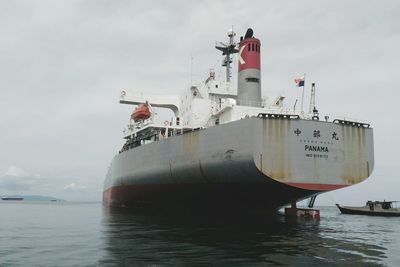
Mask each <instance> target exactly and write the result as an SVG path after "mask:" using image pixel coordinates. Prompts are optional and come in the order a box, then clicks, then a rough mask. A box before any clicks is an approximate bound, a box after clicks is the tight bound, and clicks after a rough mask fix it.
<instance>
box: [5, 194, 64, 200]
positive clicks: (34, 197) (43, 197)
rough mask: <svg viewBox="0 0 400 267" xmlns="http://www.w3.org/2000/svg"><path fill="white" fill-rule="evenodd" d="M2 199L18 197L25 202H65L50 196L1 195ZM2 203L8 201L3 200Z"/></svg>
mask: <svg viewBox="0 0 400 267" xmlns="http://www.w3.org/2000/svg"><path fill="white" fill-rule="evenodd" d="M0 196H1V197H17V198H23V199H24V200H23V201H65V200H64V199H60V198H56V197H49V196H39V195H0ZM0 201H6V200H1V199H0Z"/></svg>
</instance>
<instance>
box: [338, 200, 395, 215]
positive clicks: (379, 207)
mask: <svg viewBox="0 0 400 267" xmlns="http://www.w3.org/2000/svg"><path fill="white" fill-rule="evenodd" d="M399 203H400V201H370V200H369V201H367V203H366V204H365V206H364V207H347V206H340V205H339V204H336V206H337V207H338V208H339V210H340V212H341V213H343V214H357V215H371V216H400V207H399V206H400V204H399Z"/></svg>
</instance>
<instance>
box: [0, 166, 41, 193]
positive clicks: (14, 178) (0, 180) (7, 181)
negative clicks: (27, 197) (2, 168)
mask: <svg viewBox="0 0 400 267" xmlns="http://www.w3.org/2000/svg"><path fill="white" fill-rule="evenodd" d="M38 177H40V175H31V174H30V173H29V172H27V171H26V170H24V169H23V168H20V167H17V166H15V165H11V166H10V167H8V169H7V171H6V172H5V173H4V175H3V176H1V177H0V188H1V189H3V190H8V191H13V192H18V191H27V190H29V189H30V188H31V187H32V186H34V185H35V184H37V182H38V181H37V178H38Z"/></svg>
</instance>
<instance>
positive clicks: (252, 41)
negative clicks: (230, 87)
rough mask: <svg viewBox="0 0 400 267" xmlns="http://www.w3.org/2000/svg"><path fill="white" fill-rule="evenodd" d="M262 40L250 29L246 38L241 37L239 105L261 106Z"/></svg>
mask: <svg viewBox="0 0 400 267" xmlns="http://www.w3.org/2000/svg"><path fill="white" fill-rule="evenodd" d="M260 47H261V43H260V40H259V39H257V38H254V37H253V30H252V29H248V30H247V32H246V35H245V37H244V38H242V37H241V38H240V43H239V56H238V61H239V62H238V65H239V73H238V96H237V101H238V105H242V106H254V107H260V106H261V101H262V100H261V72H260V70H261V64H260V62H261V60H260V58H261V57H260V50H261V49H260Z"/></svg>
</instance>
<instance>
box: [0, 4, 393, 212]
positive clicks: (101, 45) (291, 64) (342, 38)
mask: <svg viewBox="0 0 400 267" xmlns="http://www.w3.org/2000/svg"><path fill="white" fill-rule="evenodd" d="M399 11H400V2H399V1H395V0H393V1H386V0H383V1H344V0H339V1H327V0H322V1H306V0H303V1H251V2H250V1H236V0H232V1H151V0H150V1H111V0H109V1H105V0H96V1H94V0H92V1H73V0H72V1H53V0H40V1H34V0H33V1H1V0H0V32H1V35H0V92H1V97H0V111H1V113H0V133H1V134H0V137H1V138H0V195H5V194H25V195H28V194H39V195H49V196H55V197H60V198H64V199H67V200H76V201H89V200H95V201H96V200H100V199H101V193H102V184H103V180H104V177H105V173H106V170H107V167H108V165H109V163H110V162H111V160H112V158H113V156H114V155H115V154H116V153H117V151H118V150H119V149H120V147H121V146H122V144H123V140H122V130H123V128H124V126H125V125H126V124H127V122H128V119H129V115H130V112H131V111H132V107H131V106H128V105H120V104H118V97H119V92H120V90H122V89H125V90H129V91H140V92H151V93H162V94H178V93H180V92H182V91H183V90H184V89H185V88H188V86H189V85H190V82H191V81H192V82H196V81H200V80H203V79H204V78H206V77H207V74H208V71H209V69H210V68H214V69H215V70H216V72H217V75H218V74H221V75H222V74H223V71H221V70H220V63H221V55H220V53H219V51H217V50H216V49H215V48H214V45H215V42H216V41H226V40H227V30H228V29H229V28H231V27H232V26H233V29H234V31H236V32H237V34H238V36H240V35H244V33H245V31H246V29H247V28H248V27H251V28H253V30H254V35H255V36H256V37H257V38H259V39H261V42H262V50H261V53H262V90H263V95H264V96H266V95H268V94H275V93H276V92H279V93H283V94H284V95H285V96H286V97H287V103H286V105H287V106H288V107H291V106H293V103H294V100H295V99H296V98H299V97H300V96H301V90H299V89H298V88H296V87H295V84H294V82H293V79H294V78H296V77H298V76H299V75H301V74H303V73H306V74H307V75H306V78H307V80H306V84H308V85H309V84H310V83H311V82H315V83H316V90H317V98H316V104H317V108H318V109H319V111H320V113H321V114H322V115H323V116H324V115H329V116H330V117H331V118H334V117H335V116H338V117H339V116H342V117H343V116H345V117H348V118H349V117H350V118H357V119H361V120H364V121H368V122H371V125H372V127H373V128H374V142H375V143H374V147H375V169H374V172H373V174H372V176H371V177H370V178H369V179H367V180H366V181H364V182H362V183H361V184H358V185H355V186H352V187H349V188H346V189H341V190H338V191H334V192H329V193H326V194H323V195H321V196H319V197H318V198H317V201H316V205H318V204H320V205H332V204H333V203H335V202H337V203H342V204H363V203H364V202H365V201H366V200H368V199H373V200H374V199H376V200H378V199H397V200H400V193H399V192H400V190H399V188H400V176H399V164H398V160H399V156H398V153H399V151H398V150H399V149H400V141H399V140H400V138H398V134H399V133H400V125H399V119H398V115H397V113H398V111H399V107H400V105H399V96H400V91H399V85H400V82H399V81H398V77H399V74H398V72H399V71H400V63H399V61H400V49H399V47H400V17H399V15H398V12H399ZM308 90H309V88H308V87H307V91H306V92H308ZM306 99H307V98H306ZM305 103H307V101H306V102H305ZM159 112H162V111H159Z"/></svg>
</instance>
